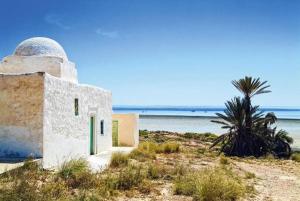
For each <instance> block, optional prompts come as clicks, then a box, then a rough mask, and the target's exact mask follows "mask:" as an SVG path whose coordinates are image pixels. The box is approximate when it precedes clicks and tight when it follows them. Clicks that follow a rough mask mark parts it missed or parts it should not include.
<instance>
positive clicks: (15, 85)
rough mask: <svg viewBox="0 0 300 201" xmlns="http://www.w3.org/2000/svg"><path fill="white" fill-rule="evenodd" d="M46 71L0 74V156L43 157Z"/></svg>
mask: <svg viewBox="0 0 300 201" xmlns="http://www.w3.org/2000/svg"><path fill="white" fill-rule="evenodd" d="M43 80H44V74H43V73H34V74H28V75H25V74H24V75H4V74H0V157H4V158H18V157H28V156H29V155H33V156H35V157H42V155H43V135H42V133H43V102H44V101H43V97H44V84H43V83H44V82H43Z"/></svg>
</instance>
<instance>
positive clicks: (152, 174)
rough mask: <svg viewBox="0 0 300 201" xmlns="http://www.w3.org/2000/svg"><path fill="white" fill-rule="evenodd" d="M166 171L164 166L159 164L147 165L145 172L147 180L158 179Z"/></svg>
mask: <svg viewBox="0 0 300 201" xmlns="http://www.w3.org/2000/svg"><path fill="white" fill-rule="evenodd" d="M166 172H167V170H166V168H165V167H164V166H162V165H159V164H154V165H153V164H149V166H148V170H147V177H148V178H149V179H159V178H162V177H163V176H164V175H165V174H166Z"/></svg>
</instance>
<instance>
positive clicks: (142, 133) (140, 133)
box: [139, 130, 150, 138]
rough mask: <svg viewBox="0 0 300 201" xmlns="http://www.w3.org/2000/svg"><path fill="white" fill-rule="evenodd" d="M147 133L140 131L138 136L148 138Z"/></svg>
mask: <svg viewBox="0 0 300 201" xmlns="http://www.w3.org/2000/svg"><path fill="white" fill-rule="evenodd" d="M149 133H150V132H149V131H147V130H140V132H139V135H140V137H144V138H148V137H149Z"/></svg>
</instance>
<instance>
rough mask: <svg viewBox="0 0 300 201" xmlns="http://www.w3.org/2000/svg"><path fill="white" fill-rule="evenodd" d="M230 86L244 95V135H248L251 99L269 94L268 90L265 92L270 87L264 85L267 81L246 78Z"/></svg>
mask: <svg viewBox="0 0 300 201" xmlns="http://www.w3.org/2000/svg"><path fill="white" fill-rule="evenodd" d="M232 84H233V86H235V88H237V89H238V90H239V91H240V92H241V93H242V94H243V95H244V104H245V113H246V118H245V123H246V133H247V134H248V135H249V134H250V133H251V127H252V119H251V116H250V110H251V107H252V104H251V98H252V97H254V96H255V95H259V94H263V93H269V92H271V91H270V90H267V89H268V88H269V87H270V85H266V84H267V81H264V82H261V81H260V78H252V77H247V76H246V77H245V78H242V79H240V80H234V81H232Z"/></svg>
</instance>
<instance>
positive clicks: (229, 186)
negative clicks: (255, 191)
mask: <svg viewBox="0 0 300 201" xmlns="http://www.w3.org/2000/svg"><path fill="white" fill-rule="evenodd" d="M174 192H175V193H176V194H182V195H188V196H192V197H193V198H194V200H199V201H208V200H209V201H233V200H238V199H240V198H242V197H244V196H245V194H246V186H245V184H244V183H243V182H242V180H241V179H240V178H239V177H238V176H236V175H235V174H234V173H233V172H232V171H231V170H230V169H226V168H220V167H216V168H212V169H211V168H210V169H208V168H206V169H204V170H200V171H197V172H192V173H190V174H187V175H185V176H181V177H178V179H177V180H176V181H175V185H174Z"/></svg>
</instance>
